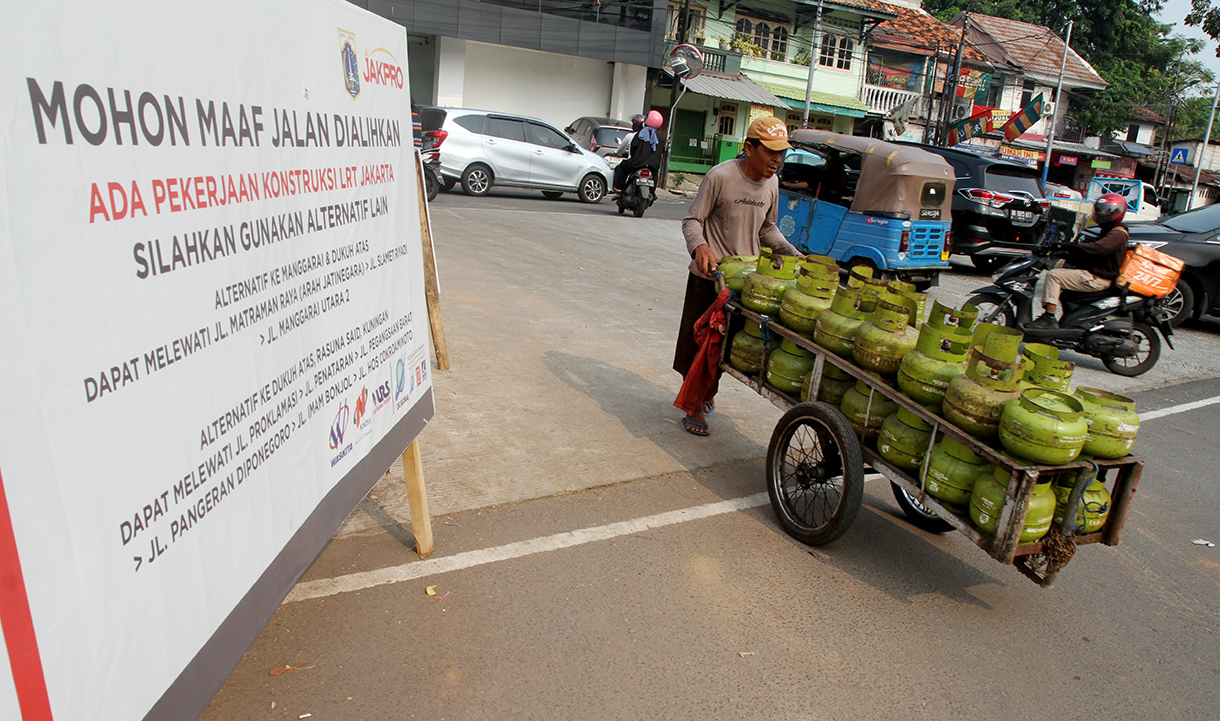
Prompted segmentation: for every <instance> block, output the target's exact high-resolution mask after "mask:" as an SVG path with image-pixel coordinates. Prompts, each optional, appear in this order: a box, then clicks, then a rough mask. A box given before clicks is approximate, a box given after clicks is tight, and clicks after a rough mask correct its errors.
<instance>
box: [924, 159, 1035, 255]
mask: <svg viewBox="0 0 1220 721" xmlns="http://www.w3.org/2000/svg"><path fill="white" fill-rule="evenodd" d="M904 145H918V146H919V147H920V148H923V149H924V150H927V151H928V152H930V153H936V154H937V155H939V156H941V157H942V158H944V159H945V160H946V161H947V162H948V163H949V165H952V166H953V171H954V175H956V176H957V178H956V180H955V181H954V184H953V189H954V191H956V192H954V194H953V226H952V231H953V239H952V247H951V252H953V253H957V254H958V255H968V256H970V261H971V262H972V263H974V267H976V268H978V269H979V270H982V271H984V272H987V273H990V272H992V271H993V270H995V269H996V268H999V267H1000V266H1002V265H1004V264H1005V263H1007V262H1008V261H1010V260H1012V257H1013V256H1015V255H1020V254H1022V253H1026V252H1028V251H1029V250H1030V248H1031V247H1032V246H1033V245H1034V244H1035V243H1037V240H1038V237H1039V235H1040V234H1041V232H1042V230H1043V228H1044V227H1045V225H1044V221H1045V220H1046V217H1047V213H1048V211H1049V209H1050V201H1049V200H1046V199H1045V198H1043V192H1042V186H1041V183H1040V179H1041V175H1040V173H1039V172H1038V171H1037V170H1035V169H1034V168H1030V167H1028V166H1025V165H1021V164H1019V163H1012V162H1009V161H1007V160H1001V159H999V158H992V157H988V156H985V155H979V154H977V153H971V152H968V151H965V150H955V149H953V148H941V147H937V146H934V145H923V144H919V143H904Z"/></svg>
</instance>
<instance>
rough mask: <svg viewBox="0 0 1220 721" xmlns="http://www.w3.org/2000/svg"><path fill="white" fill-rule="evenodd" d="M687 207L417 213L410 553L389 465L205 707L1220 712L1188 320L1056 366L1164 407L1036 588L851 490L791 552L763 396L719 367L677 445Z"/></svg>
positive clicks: (1207, 360) (1212, 422) (1206, 358)
mask: <svg viewBox="0 0 1220 721" xmlns="http://www.w3.org/2000/svg"><path fill="white" fill-rule="evenodd" d="M685 206H686V202H685V201H682V202H678V201H665V200H662V201H658V203H657V204H656V205H654V207H653V208H652V209H651V210H650V211H649V214H648V215H646V216H645V217H644V218H642V219H634V218H630V217H628V218H620V217H618V216H617V215H616V213H615V211H614V208H613V205H611V204H609V203H602V204H599V205H595V206H587V205H582V204H580V203H578V202H576V201H575V200H572V201H566V200H560V201H545V200H543V199H542V198H541V196H540V195H538V194H531V193H518V192H511V191H510V192H506V193H502V194H501V193H496V194H494V195H493V196H492V197H487V198H481V199H471V198H465V197H463V196H461V195H456V194H442V195H441V196H440V198H438V200H437V201H436V202H435V203H434V205H433V208H432V222H433V230H434V235H435V237H436V248H437V257H438V264H439V267H440V272H441V290H442V308H443V312H444V314H445V323H446V333H447V337H448V340H449V346H450V352H451V354H452V356H453V368H452V370H450V371H447V372H438V373H437V374H436V375H435V377H434V378H435V383H436V387H435V388H436V397H437V408H438V411H437V417H436V418H435V419H434V420H433V422H432V424H431V425H430V426H429V428H428V429H426V430H425V432H424V434H423V435H422V436H421V439H420V442H421V447H422V449H423V455H424V469H425V475H426V477H427V480H428V487H429V496H430V502H431V504H432V509H433V512H434V514H435V515H434V518H433V529H434V533H435V536H436V548H437V551H436V553H435V554H434V555H433V556H432V558H430V559H428V560H427V561H420V560H418V559H417V558H416V557H415V555H414V554H413V553H412V552H411V551H410V549H411V548H412V541H411V537H410V531H409V527H408V526H407V525H406V524H407V523H408V521H407V519H408V518H409V515H408V514H407V512H406V505H405V501H404V500H403V498H402V496H403V495H404V494H403V493H402V492H401V490H400V486H401V481H400V480H399V478H400V476H398V475H396V473H397V472H396V471H395V472H391V473H390V474H388V475H387V477H386V479H384V480H383V482H382V483H381V484H379V485H378V487H377V488H376V489H374V491H373V493H372V494H371V495H370V497H369V498H367V499H365V501H364V502H363V503H362V504H361V505H360V507H359V508H358V509H357V510H356V511H355V512H354V513H353V514H352V517H351V518H350V519H349V521H348V524H347V525H346V526H345V527H344V528H343V529H342V530H341V531H340V532H339V533H338V534H337V535H336V538H335V540H334V541H332V543H331V545H330V546H329V547H328V548H327V550H326V551H325V552H324V553H323V554H322V555H321V557H320V558H319V559H318V560H317V562H315V564H314V566H313V567H312V568H311V569H310V570H309V571H308V572H307V573H306V575H305V577H304V578H303V579H302V583H301V584H300V585H299V586H298V587H297V589H296V590H295V591H294V592H293V595H291V596H290V597H289V599H288V600H287V601H286V602H285V604H284V605H283V606H281V608H280V609H279V611H277V613H276V614H275V616H274V617H273V618H272V619H271V621H270V623H269V624H268V625H267V627H266V629H265V630H264V632H263V634H262V635H261V636H260V637H259V639H258V640H257V641H256V642H255V643H254V645H253V646H252V647H251V648H250V650H249V651H248V652H247V654H246V656H245V658H244V659H243V661H242V662H241V664H240V665H239V666H238V667H237V669H236V670H235V671H234V672H233V674H232V676H231V677H230V679H229V681H228V682H227V684H226V685H225V687H224V688H223V689H222V690H221V691H220V693H219V694H218V695H217V696H216V698H215V700H214V701H213V703H212V705H211V707H210V708H209V709H208V711H207V712H206V713H205V714H204V718H205V719H209V720H220V719H250V718H302V717H305V714H310V716H308V718H312V719H327V718H329V719H388V718H395V719H407V718H418V719H493V718H494V719H556V720H559V719H564V720H567V719H642V718H649V719H701V720H702V719H709V718H715V719H719V718H743V719H750V718H769V719H848V718H870V719H872V718H876V719H911V718H928V719H977V718H982V717H989V718H998V719H1008V718H1052V717H1053V718H1064V719H1099V718H1105V719H1118V718H1131V719H1143V718H1158V719H1196V718H1197V719H1214V718H1218V717H1220V692H1218V691H1217V689H1218V688H1220V643H1218V639H1217V629H1218V626H1220V547H1210V548H1209V547H1207V546H1201V545H1195V544H1194V543H1192V541H1193V540H1194V539H1208V540H1211V541H1212V542H1215V543H1218V544H1220V514H1217V512H1216V509H1217V508H1218V507H1220V488H1218V486H1217V483H1216V478H1217V475H1216V471H1215V469H1216V468H1217V467H1218V465H1220V451H1218V450H1217V448H1220V430H1218V429H1220V423H1218V421H1220V403H1213V404H1210V405H1204V406H1201V407H1196V408H1190V409H1184V408H1183V407H1182V406H1183V404H1186V403H1190V402H1192V401H1200V400H1220V361H1218V360H1217V355H1216V349H1217V347H1218V346H1217V343H1218V339H1217V328H1216V327H1215V326H1214V325H1213V324H1211V323H1206V322H1205V323H1202V324H1196V325H1194V326H1191V327H1188V328H1186V329H1184V330H1183V332H1182V333H1181V334H1180V335H1179V336H1176V337H1175V340H1176V341H1177V344H1178V350H1176V351H1167V352H1166V355H1165V356H1164V358H1163V360H1162V362H1161V364H1159V365H1158V367H1157V368H1156V369H1154V370H1153V371H1151V372H1149V373H1148V374H1146V375H1145V376H1141V377H1140V378H1136V379H1122V378H1119V377H1117V376H1114V375H1112V374H1109V373H1107V372H1105V371H1104V369H1102V368H1101V366H1100V363H1096V362H1094V361H1092V359H1088V358H1080V359H1075V358H1074V359H1073V360H1079V366H1078V368H1077V370H1076V374H1075V376H1074V382H1075V384H1076V385H1093V386H1100V387H1103V388H1107V389H1111V390H1114V391H1117V392H1121V393H1125V394H1127V395H1131V396H1132V397H1133V398H1135V399H1136V401H1137V404H1138V408H1139V410H1140V411H1141V412H1142V413H1149V412H1150V411H1154V410H1157V409H1170V411H1171V412H1169V413H1168V414H1166V415H1163V416H1161V417H1158V418H1155V419H1153V420H1149V421H1147V422H1145V424H1144V425H1143V427H1142V428H1141V431H1140V438H1139V441H1138V444H1137V447H1136V451H1137V452H1138V453H1141V454H1142V455H1143V456H1144V457H1145V459H1146V462H1147V466H1146V468H1145V471H1144V474H1143V480H1142V481H1141V485H1140V488H1139V494H1138V496H1137V498H1136V502H1135V504H1134V507H1133V511H1132V515H1131V517H1130V518H1129V519H1128V522H1127V525H1126V529H1125V532H1124V535H1123V538H1122V543H1121V544H1120V545H1119V546H1117V547H1113V548H1109V547H1104V546H1089V547H1085V548H1082V549H1081V550H1080V551H1079V552H1078V554H1077V556H1076V558H1075V559H1074V560H1073V561H1072V563H1071V564H1070V565H1069V567H1068V568H1067V569H1065V571H1064V572H1063V574H1062V575H1061V577H1060V580H1059V583H1058V585H1057V586H1056V587H1055V588H1054V589H1051V590H1044V589H1040V588H1038V587H1037V586H1035V585H1034V584H1033V583H1031V582H1029V581H1028V580H1026V579H1025V578H1024V577H1023V576H1021V575H1020V574H1019V573H1018V572H1017V571H1015V570H1014V569H1012V568H1011V567H1006V566H1002V565H1000V564H998V563H996V562H995V561H993V560H992V559H991V558H989V557H988V556H986V555H985V554H984V553H983V552H982V551H981V550H979V549H978V548H977V547H975V546H973V545H972V544H970V543H969V542H968V541H967V540H966V539H964V538H963V537H961V536H960V535H959V534H955V533H950V534H946V535H943V536H937V535H932V534H928V533H924V532H921V531H918V530H916V529H914V528H912V527H911V526H909V525H908V524H907V523H905V521H903V520H902V518H901V512H900V511H899V510H898V508H897V506H896V505H895V503H894V502H893V499H892V497H891V495H890V490H889V487H888V485H889V484H888V483H886V482H885V481H883V480H879V479H874V480H870V481H869V482H868V484H867V486H866V492H865V499H864V508H863V509H862V511H861V513H860V516H859V517H858V519H857V520H856V522H855V524H854V525H853V526H852V528H851V529H850V530H849V531H848V533H847V534H846V535H845V536H844V537H843V538H841V539H839V540H838V541H836V542H835V543H833V544H831V545H829V546H824V547H821V548H818V549H811V548H809V547H806V546H803V545H801V544H799V543H797V542H795V541H793V540H792V539H790V538H789V537H787V536H786V535H785V534H784V533H783V532H782V530H780V529H779V527H778V525H777V524H776V522H775V519H774V516H773V514H772V512H771V509H770V507H769V506H768V505H767V504H766V501H765V496H764V497H763V498H761V499H760V498H759V496H758V494H759V493H760V492H763V491H765V487H764V485H763V456H764V454H765V449H766V443H767V440H768V438H769V436H770V432H771V429H772V428H773V427H774V425H775V422H776V421H777V420H778V417H779V415H780V413H779V411H778V409H776V408H774V407H773V406H771V405H770V404H768V403H767V402H765V401H764V400H763V399H761V398H760V397H759V396H757V395H756V394H753V393H752V392H750V391H748V390H747V389H745V388H744V387H741V386H740V385H739V384H735V383H733V382H732V381H729V380H726V383H725V384H724V385H723V386H722V392H721V395H720V397H719V398H718V410H717V412H716V413H715V414H714V415H712V416H711V418H710V420H711V427H712V432H713V435H712V437H711V438H706V439H702V438H695V437H693V436H690V435H688V434H686V433H683V432H682V430H681V428H680V426H679V425H678V424H677V422H676V419H677V418H679V417H680V416H681V413H680V412H679V411H677V410H676V409H674V408H672V407H671V406H670V403H672V399H673V397H674V395H675V394H676V391H677V388H678V385H679V383H680V379H679V378H678V376H677V374H676V373H673V371H672V370H669V360H670V355H671V353H672V342H673V332H674V328H675V327H676V322H677V316H678V311H679V310H680V306H681V293H682V284H683V283H684V271H683V266H684V262H685V260H684V257H683V256H684V252H683V250H682V244H681V240H680V237H679V231H678V223H677V220H678V219H679V218H680V217H681V216H682V213H683V211H684V210H685ZM986 282H987V279H986V277H985V276H982V275H981V274H978V273H976V272H974V271H972V270H971V269H969V268H958V269H957V272H954V273H950V274H947V275H946V276H945V278H944V282H943V283H942V285H941V286H940V287H939V288H938V289H936V290H935V291H934V295H935V297H938V298H941V299H942V300H943V301H944V302H950V303H953V302H956V303H960V302H961V300H962V299H964V297H965V295H967V294H968V293H969V291H970V290H971V289H972V288H973V287H976V286H978V285H983V284H985V283H986ZM731 383H732V385H729V384H731ZM726 502H731V503H726ZM433 586H434V587H435V588H433V589H432V590H433V591H434V592H435V595H432V596H430V595H428V594H427V593H426V590H427V589H428V588H429V587H433ZM285 667H289V668H291V669H293V670H290V671H287V672H281V673H276V675H272V674H273V673H275V672H276V671H283V669H284V668H285Z"/></svg>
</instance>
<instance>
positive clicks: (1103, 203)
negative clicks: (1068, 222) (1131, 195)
mask: <svg viewBox="0 0 1220 721" xmlns="http://www.w3.org/2000/svg"><path fill="white" fill-rule="evenodd" d="M1126 215H1127V199H1126V198H1124V197H1123V196H1121V195H1119V194H1118V193H1106V194H1105V195H1103V196H1101V197H1100V198H1098V199H1097V200H1094V201H1093V221H1094V222H1095V223H1097V224H1098V225H1110V224H1115V223H1121V222H1123V218H1124V217H1125V216H1126Z"/></svg>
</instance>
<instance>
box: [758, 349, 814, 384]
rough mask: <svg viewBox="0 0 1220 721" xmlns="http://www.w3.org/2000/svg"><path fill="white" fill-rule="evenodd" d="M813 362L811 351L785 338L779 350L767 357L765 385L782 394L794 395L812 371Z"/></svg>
mask: <svg viewBox="0 0 1220 721" xmlns="http://www.w3.org/2000/svg"><path fill="white" fill-rule="evenodd" d="M813 361H814V358H813V351H808V350H805V349H804V348H802V347H800V346H798V345H797V344H796V343H794V342H793V341H791V340H789V339H787V338H785V339H784V340H783V341H782V342H781V343H780V346H779V350H776V351H773V352H772V353H771V355H769V356H767V383H769V384H770V385H771V386H772V387H774V388H777V389H779V390H781V391H783V392H784V393H788V394H790V395H796V394H798V393H800V391H801V384H802V383H803V382H804V380H805V377H806V376H808V375H809V371H811V370H813Z"/></svg>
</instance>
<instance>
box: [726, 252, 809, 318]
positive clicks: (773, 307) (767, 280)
mask: <svg viewBox="0 0 1220 721" xmlns="http://www.w3.org/2000/svg"><path fill="white" fill-rule="evenodd" d="M800 260H801V258H800V256H796V255H774V254H772V255H771V256H770V257H769V258H768V257H767V256H766V255H763V256H762V257H760V258H759V259H758V270H756V271H754V272H753V273H750V274H749V275H747V276H746V280H745V283H744V285H743V286H742V289H741V304H742V305H744V306H745V307H747V308H749V309H750V310H752V311H755V312H757V313H762V314H763V315H771V316H776V317H778V316H779V308H780V304H781V303H782V302H783V299H784V293H785V292H787V290H788V289H789V288H791V287H792V286H794V285H796V275H797V272H798V271H799V270H800Z"/></svg>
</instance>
